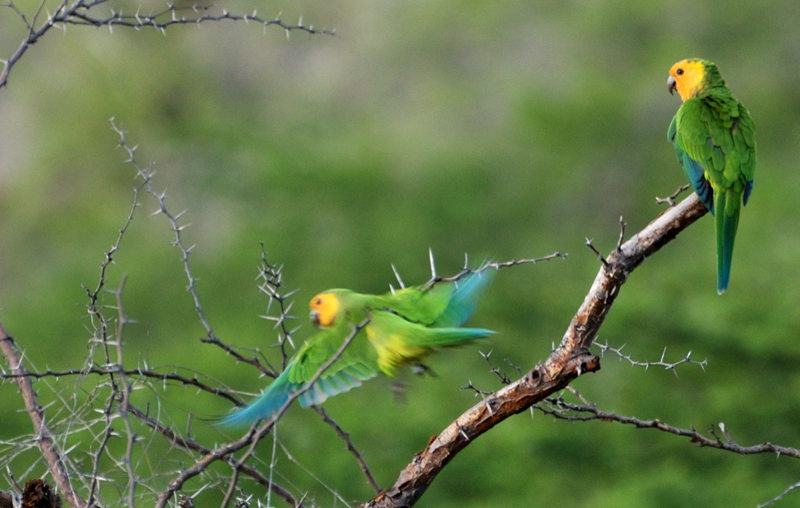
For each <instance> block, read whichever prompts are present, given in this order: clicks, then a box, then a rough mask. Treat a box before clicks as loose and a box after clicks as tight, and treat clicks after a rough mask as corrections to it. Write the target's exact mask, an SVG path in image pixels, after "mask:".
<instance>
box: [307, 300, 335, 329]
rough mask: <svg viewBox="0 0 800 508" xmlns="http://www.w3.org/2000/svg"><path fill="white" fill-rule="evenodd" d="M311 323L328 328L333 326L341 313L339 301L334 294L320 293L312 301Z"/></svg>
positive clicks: (310, 304)
mask: <svg viewBox="0 0 800 508" xmlns="http://www.w3.org/2000/svg"><path fill="white" fill-rule="evenodd" d="M309 306H310V307H311V316H310V318H311V322H312V323H314V324H315V325H317V326H321V327H323V328H327V327H329V326H331V324H332V323H333V320H334V319H336V314H337V313H338V312H339V299H338V298H337V297H336V295H334V294H332V293H320V294H318V295H317V296H315V297H314V298H312V299H311V303H309Z"/></svg>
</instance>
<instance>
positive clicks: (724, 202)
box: [714, 190, 742, 294]
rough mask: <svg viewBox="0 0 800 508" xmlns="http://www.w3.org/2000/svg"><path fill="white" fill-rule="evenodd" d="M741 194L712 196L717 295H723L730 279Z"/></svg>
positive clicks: (730, 193) (732, 193)
mask: <svg viewBox="0 0 800 508" xmlns="http://www.w3.org/2000/svg"><path fill="white" fill-rule="evenodd" d="M741 199H742V198H741V194H736V193H735V192H733V191H731V190H729V191H727V192H724V191H723V192H718V193H717V195H716V196H714V208H715V209H716V212H717V213H716V214H715V216H714V218H715V223H716V224H715V227H716V234H717V293H719V294H723V293H724V292H725V291H727V290H728V281H729V280H730V277H731V260H732V259H733V242H734V240H735V239H736V230H737V229H738V227H739V212H740V211H741V209H742V206H741V204H740V202H741Z"/></svg>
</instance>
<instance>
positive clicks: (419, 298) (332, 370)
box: [219, 272, 494, 425]
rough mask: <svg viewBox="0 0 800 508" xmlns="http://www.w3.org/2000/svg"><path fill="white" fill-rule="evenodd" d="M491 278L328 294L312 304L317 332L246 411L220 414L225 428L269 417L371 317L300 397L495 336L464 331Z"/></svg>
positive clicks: (314, 396)
mask: <svg viewBox="0 0 800 508" xmlns="http://www.w3.org/2000/svg"><path fill="white" fill-rule="evenodd" d="M490 280H491V274H489V273H483V272H481V273H473V274H471V275H469V276H468V277H466V278H463V279H462V280H458V281H457V282H440V283H436V284H433V285H424V286H417V287H410V288H406V289H401V290H398V291H395V292H393V293H387V294H385V295H380V296H378V295H362V294H359V293H355V292H353V291H350V290H348V289H330V290H328V291H324V292H322V293H320V294H318V295H317V296H315V297H314V298H312V299H311V303H310V307H311V321H313V322H314V324H315V325H317V326H318V327H319V330H318V331H317V332H316V333H315V334H314V335H313V336H312V337H311V338H309V339H308V340H307V341H306V342H305V344H303V346H302V347H301V348H300V350H299V351H298V352H297V354H296V355H295V356H294V358H292V360H291V361H290V362H289V364H288V365H287V366H286V369H285V370H284V371H283V372H282V373H281V375H280V376H278V377H277V379H275V381H273V382H272V384H271V385H269V387H268V388H267V389H266V390H265V391H264V393H262V394H261V396H260V397H258V398H257V399H255V400H254V401H252V402H251V403H250V404H249V405H247V406H246V407H244V408H242V409H240V410H238V411H236V412H235V413H232V414H230V415H227V416H225V417H223V418H222V419H221V420H220V421H219V423H220V424H223V425H228V424H233V425H244V424H251V423H253V422H254V421H256V420H260V419H266V418H269V417H270V416H272V415H273V414H274V413H275V412H276V411H277V410H278V409H280V407H281V406H283V404H284V403H285V402H286V401H287V400H288V398H289V397H290V396H291V394H292V393H294V392H297V391H299V390H301V389H303V388H305V386H306V384H307V383H308V382H309V381H311V379H312V378H313V377H314V375H316V373H317V371H319V370H320V368H321V367H322V366H323V365H325V363H326V362H328V361H329V360H330V359H331V358H333V357H334V355H335V354H336V352H337V351H338V350H339V348H340V347H341V346H342V344H343V343H344V341H345V340H346V339H347V338H348V337H349V336H350V334H351V333H352V332H353V327H354V326H356V325H358V324H360V323H362V322H363V321H364V320H365V319H366V318H369V323H368V324H367V325H366V326H365V327H364V329H363V330H361V331H359V333H358V335H356V336H355V337H354V338H353V340H352V342H351V343H350V344H349V346H348V347H347V348H346V349H345V350H344V351H343V352H342V354H341V356H339V358H338V359H337V360H335V361H334V362H333V363H332V364H331V365H330V366H329V367H328V368H327V369H326V370H325V371H324V372H323V373H322V375H321V376H320V377H319V378H318V379H317V381H316V382H315V383H314V384H313V385H312V386H311V388H310V389H308V391H306V392H304V393H302V394H301V395H300V396H299V397H298V399H299V401H300V405H301V406H303V407H308V406H311V405H319V404H321V403H322V402H324V401H325V399H327V398H328V397H331V396H333V395H337V394H339V393H343V392H346V391H348V390H350V389H351V388H355V387H357V386H360V385H361V383H362V382H363V381H367V380H368V379H371V378H373V377H375V376H376V375H377V374H378V373H383V374H385V375H386V376H389V377H391V376H393V375H394V374H395V372H396V371H397V370H398V369H400V368H401V367H404V366H407V365H413V364H419V363H420V362H422V361H423V360H424V359H425V357H427V356H428V355H429V354H430V353H432V352H433V351H434V350H436V349H438V348H442V347H453V346H460V345H463V344H467V343H469V342H471V341H473V340H475V339H479V338H483V337H487V336H489V335H491V334H493V333H494V332H492V331H490V330H484V329H480V328H459V327H460V326H461V325H462V324H463V323H464V322H465V321H466V320H467V319H468V318H469V316H470V315H471V314H472V312H473V310H475V306H476V304H477V302H478V298H479V297H480V295H481V294H482V293H483V291H484V289H486V286H487V284H488V283H489V281H490Z"/></svg>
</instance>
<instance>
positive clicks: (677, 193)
mask: <svg viewBox="0 0 800 508" xmlns="http://www.w3.org/2000/svg"><path fill="white" fill-rule="evenodd" d="M687 190H689V184H688V183H687V184H685V185H681V186H680V187H678V190H676V191H675V192H673V193H672V194H670V195H669V196H667V197H665V198H659V197H656V203H658V204H659V205H660V204H663V203H667V204H668V205H669V207H670V208H672V207H673V206H675V198H677V197H678V196H680V195H681V193H682V192H684V191H687Z"/></svg>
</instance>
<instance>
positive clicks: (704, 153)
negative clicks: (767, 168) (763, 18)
mask: <svg viewBox="0 0 800 508" xmlns="http://www.w3.org/2000/svg"><path fill="white" fill-rule="evenodd" d="M667 88H668V89H669V92H670V93H673V92H674V91H675V90H677V91H678V94H680V96H681V100H683V104H682V105H681V107H680V109H679V110H678V113H677V114H676V115H675V117H674V118H673V119H672V123H670V125H669V130H668V131H667V139H668V140H669V141H670V142H672V144H673V146H674V147H675V155H676V156H677V157H678V161H679V162H680V163H681V165H682V166H683V170H684V172H685V173H686V176H687V177H688V178H689V181H690V182H691V184H692V187H694V190H695V192H697V195H698V196H699V197H700V200H701V201H702V202H703V204H704V205H705V206H706V208H707V209H708V211H709V212H711V213H712V215H714V217H715V227H716V236H717V292H718V293H719V294H722V293H724V292H725V291H726V290H727V289H728V279H729V277H730V273H731V257H732V256H733V241H734V239H735V238H736V229H737V227H738V226H739V212H740V211H741V209H742V205H746V204H747V199H748V198H749V197H750V192H751V191H752V190H753V175H754V173H755V170H756V126H755V124H754V123H753V120H752V119H751V118H750V113H748V112H747V109H745V107H744V106H742V104H741V103H740V102H739V101H738V100H736V99H735V98H734V97H733V95H731V92H730V90H728V87H727V86H725V80H724V79H722V76H721V75H720V73H719V70H717V66H716V65H714V64H713V63H711V62H709V61H706V60H700V59H696V58H695V59H689V60H681V61H680V62H678V63H676V64H675V65H673V66H672V68H671V69H670V70H669V78H668V79H667Z"/></svg>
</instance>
